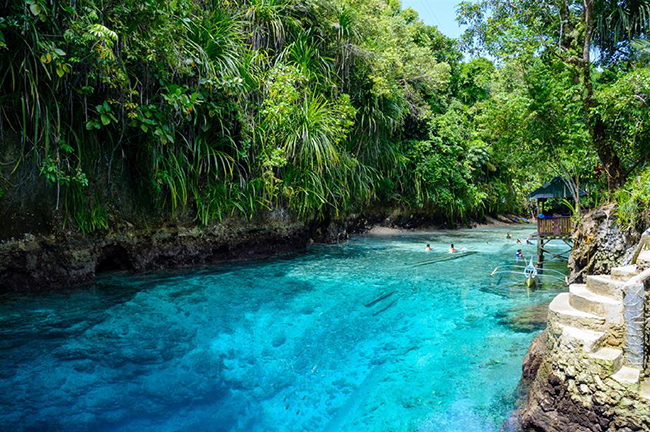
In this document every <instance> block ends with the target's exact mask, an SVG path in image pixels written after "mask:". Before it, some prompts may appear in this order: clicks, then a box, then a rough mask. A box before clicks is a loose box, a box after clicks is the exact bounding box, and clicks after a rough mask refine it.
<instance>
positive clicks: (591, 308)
mask: <svg viewBox="0 0 650 432" xmlns="http://www.w3.org/2000/svg"><path fill="white" fill-rule="evenodd" d="M569 304H570V305H571V306H573V307H574V308H576V309H577V310H579V311H582V312H587V313H591V314H594V315H598V316H602V317H604V318H607V320H608V321H610V322H612V323H614V324H620V323H622V322H623V302H622V301H620V300H616V299H614V298H612V297H608V296H604V295H598V294H595V293H593V292H592V291H590V290H589V289H588V288H587V286H586V285H584V284H572V285H571V286H570V287H569Z"/></svg>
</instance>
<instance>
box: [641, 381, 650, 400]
mask: <svg viewBox="0 0 650 432" xmlns="http://www.w3.org/2000/svg"><path fill="white" fill-rule="evenodd" d="M639 393H640V394H641V397H642V398H644V399H647V400H650V379H648V378H646V379H644V380H643V381H641V388H640V391H639Z"/></svg>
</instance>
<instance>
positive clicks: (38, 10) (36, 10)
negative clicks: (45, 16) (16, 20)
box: [29, 3, 42, 16]
mask: <svg viewBox="0 0 650 432" xmlns="http://www.w3.org/2000/svg"><path fill="white" fill-rule="evenodd" d="M29 10H30V11H32V14H34V15H36V16H38V15H40V14H41V12H42V9H41V6H40V5H38V4H36V3H32V4H31V5H29Z"/></svg>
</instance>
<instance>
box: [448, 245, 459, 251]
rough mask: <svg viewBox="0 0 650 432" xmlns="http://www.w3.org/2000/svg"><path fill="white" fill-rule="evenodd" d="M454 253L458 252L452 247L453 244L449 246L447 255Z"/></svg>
mask: <svg viewBox="0 0 650 432" xmlns="http://www.w3.org/2000/svg"><path fill="white" fill-rule="evenodd" d="M454 252H458V249H456V248H455V247H454V244H453V243H452V244H451V247H450V248H449V253H454Z"/></svg>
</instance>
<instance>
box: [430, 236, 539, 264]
mask: <svg viewBox="0 0 650 432" xmlns="http://www.w3.org/2000/svg"><path fill="white" fill-rule="evenodd" d="M511 239H512V236H511V235H510V233H507V234H506V240H511ZM532 239H533V235H532V234H530V235H529V236H528V237H527V238H526V244H527V245H532V244H533V242H532ZM517 244H522V242H521V240H520V239H517ZM464 249H465V248H463V247H459V248H456V247H454V244H453V243H452V244H450V245H449V253H456V252H460V251H461V250H464ZM424 250H425V251H426V252H431V251H432V250H433V249H431V244H430V243H427V245H426V246H425V247H424ZM523 258H524V252H523V251H522V250H521V249H517V252H516V253H515V259H516V260H517V261H519V260H520V259H523Z"/></svg>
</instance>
